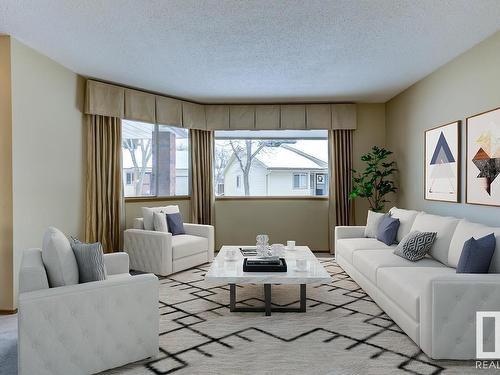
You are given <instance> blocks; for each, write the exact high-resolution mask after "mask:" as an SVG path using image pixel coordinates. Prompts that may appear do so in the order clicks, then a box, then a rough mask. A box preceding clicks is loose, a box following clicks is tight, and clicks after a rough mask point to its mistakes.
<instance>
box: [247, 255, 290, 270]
mask: <svg viewBox="0 0 500 375" xmlns="http://www.w3.org/2000/svg"><path fill="white" fill-rule="evenodd" d="M286 271H287V266H286V261H285V258H279V264H276V263H271V264H266V263H265V262H263V261H259V260H258V259H248V258H245V259H244V260H243V272H286Z"/></svg>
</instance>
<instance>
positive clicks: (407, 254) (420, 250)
mask: <svg viewBox="0 0 500 375" xmlns="http://www.w3.org/2000/svg"><path fill="white" fill-rule="evenodd" d="M435 239H436V232H419V231H413V232H410V233H409V234H408V235H407V236H406V237H404V238H403V239H402V240H401V242H400V243H399V245H398V246H397V247H396V249H395V250H394V254H396V255H399V256H400V257H401V258H405V259H408V260H410V261H412V262H416V261H417V260H420V259H423V258H425V255H426V254H427V253H428V252H429V250H430V249H431V247H432V244H433V243H434V241H435Z"/></svg>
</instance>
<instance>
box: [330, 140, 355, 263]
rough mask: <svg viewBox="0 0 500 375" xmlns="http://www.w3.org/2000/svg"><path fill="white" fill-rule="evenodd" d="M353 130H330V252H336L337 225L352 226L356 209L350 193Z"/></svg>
mask: <svg viewBox="0 0 500 375" xmlns="http://www.w3.org/2000/svg"><path fill="white" fill-rule="evenodd" d="M353 132H354V131H353V130H330V131H329V132H328V153H329V166H330V199H329V202H330V208H329V232H330V237H329V238H330V252H332V253H333V252H334V251H335V250H334V231H335V226H336V225H352V224H353V223H354V209H353V207H352V201H351V200H350V199H349V193H350V192H351V190H352V147H353V141H352V139H353Z"/></svg>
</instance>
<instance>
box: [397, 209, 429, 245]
mask: <svg viewBox="0 0 500 375" xmlns="http://www.w3.org/2000/svg"><path fill="white" fill-rule="evenodd" d="M389 213H390V214H391V217H393V218H394V219H399V229H398V234H397V235H396V241H397V242H401V240H402V239H403V238H404V237H405V236H406V235H407V234H408V233H410V230H411V227H412V225H413V222H414V221H415V218H416V217H417V215H418V211H413V210H404V209H401V208H397V207H393V208H391V209H390V210H389ZM423 232H425V231H423Z"/></svg>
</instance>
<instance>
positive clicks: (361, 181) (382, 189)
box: [349, 146, 398, 212]
mask: <svg viewBox="0 0 500 375" xmlns="http://www.w3.org/2000/svg"><path fill="white" fill-rule="evenodd" d="M390 155H392V151H389V150H386V149H385V148H379V147H377V146H373V147H372V149H371V151H370V152H369V153H367V154H365V155H363V156H361V160H362V161H364V162H365V163H366V168H365V170H364V171H363V172H357V171H356V170H354V169H353V170H352V172H353V177H352V182H353V189H352V191H351V193H350V194H349V198H350V199H355V198H358V197H361V198H366V199H368V202H369V204H370V209H371V210H372V211H375V212H380V211H383V209H384V204H385V203H386V202H388V200H386V199H385V197H386V195H387V194H389V193H395V192H396V191H397V190H398V188H397V187H396V185H395V183H394V181H393V179H392V175H393V174H394V173H395V172H396V171H397V168H396V162H395V161H390V160H388V157H389V156H390Z"/></svg>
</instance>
